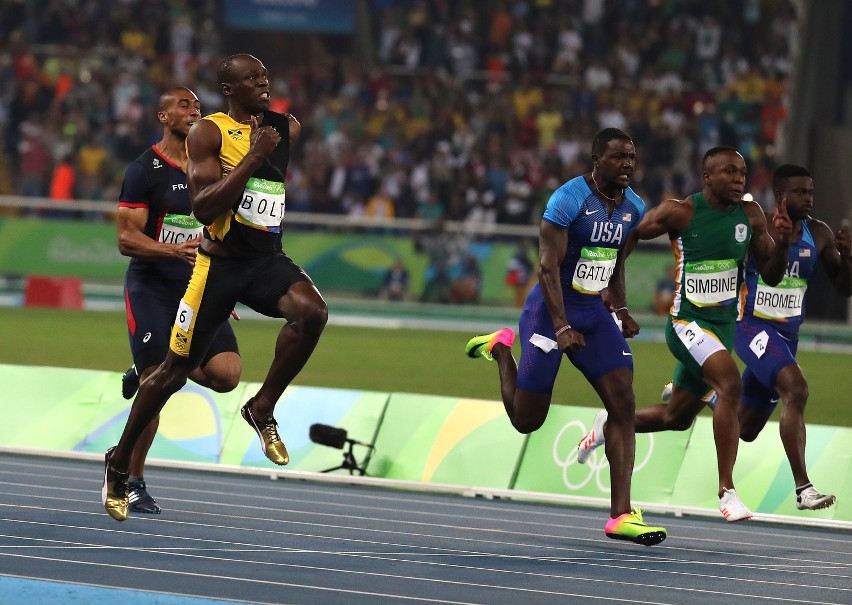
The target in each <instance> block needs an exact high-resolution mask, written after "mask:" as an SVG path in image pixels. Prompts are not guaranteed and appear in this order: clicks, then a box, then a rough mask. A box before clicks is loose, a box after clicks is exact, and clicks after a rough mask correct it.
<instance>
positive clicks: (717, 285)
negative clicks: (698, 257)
mask: <svg viewBox="0 0 852 605" xmlns="http://www.w3.org/2000/svg"><path fill="white" fill-rule="evenodd" d="M684 273H685V277H684V294H685V295H686V299H687V300H688V301H689V302H691V303H692V304H693V305H695V306H696V307H713V306H719V305H723V304H726V303H730V302H733V301H734V300H736V298H737V273H738V268H737V261H735V260H733V259H723V260H705V261H696V262H691V263H686V265H685V266H684Z"/></svg>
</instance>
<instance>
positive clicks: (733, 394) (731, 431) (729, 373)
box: [702, 351, 743, 497]
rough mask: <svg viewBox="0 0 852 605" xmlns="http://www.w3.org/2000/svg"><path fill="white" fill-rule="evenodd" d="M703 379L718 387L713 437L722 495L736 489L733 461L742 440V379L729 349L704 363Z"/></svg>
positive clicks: (715, 387)
mask: <svg viewBox="0 0 852 605" xmlns="http://www.w3.org/2000/svg"><path fill="white" fill-rule="evenodd" d="M702 372H703V377H704V381H705V382H706V383H707V384H709V385H710V386H711V387H712V388H713V389H715V391H716V396H717V399H716V407H715V409H714V411H713V438H714V440H715V442H716V462H717V465H718V470H719V497H721V496H722V489H723V488H728V489H734V463H735V462H736V460H737V450H738V448H739V442H740V421H739V417H738V415H737V410H738V408H739V404H740V400H741V399H742V396H743V382H742V379H741V377H740V372H739V369H738V368H737V364H736V363H735V362H734V358H733V357H731V354H730V353H728V352H727V351H716V352H715V353H713V354H712V355H710V357H708V358H707V360H706V361H705V362H704V365H703V366H702Z"/></svg>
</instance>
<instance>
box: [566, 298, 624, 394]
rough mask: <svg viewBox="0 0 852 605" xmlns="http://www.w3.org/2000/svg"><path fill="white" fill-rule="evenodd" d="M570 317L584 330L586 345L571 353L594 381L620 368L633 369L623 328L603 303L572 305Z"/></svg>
mask: <svg viewBox="0 0 852 605" xmlns="http://www.w3.org/2000/svg"><path fill="white" fill-rule="evenodd" d="M568 321H569V322H570V323H571V325H572V326H574V327H575V328H576V329H578V330H579V331H580V332H582V334H583V338H584V339H585V341H586V346H585V347H583V348H582V349H581V350H579V351H577V352H576V353H572V354H571V355H569V356H568V359H570V360H571V363H572V364H574V367H576V368H577V369H578V370H580V372H582V373H583V376H585V377H586V380H588V381H589V382H590V383H595V382H596V381H597V380H598V379H599V378H600V377H602V376H605V375H606V374H609V373H610V372H612V371H613V370H615V369H617V368H625V369H628V370H630V371H631V372H632V371H633V354H632V353H631V351H630V347H629V346H628V344H627V341H626V340H625V338H624V336H623V335H622V334H621V328H619V327H618V324H616V323H615V320H614V319H613V318H612V315H611V314H610V313H609V311H607V310H606V307H604V305H603V303H601V304H600V305H591V306H589V307H588V308H581V309H571V310H570V312H569V313H568Z"/></svg>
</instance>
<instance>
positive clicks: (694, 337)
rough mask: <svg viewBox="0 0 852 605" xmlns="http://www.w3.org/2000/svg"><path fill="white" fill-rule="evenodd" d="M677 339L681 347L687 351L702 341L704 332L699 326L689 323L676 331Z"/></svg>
mask: <svg viewBox="0 0 852 605" xmlns="http://www.w3.org/2000/svg"><path fill="white" fill-rule="evenodd" d="M677 337H678V338H680V341H681V342H682V343H683V346H685V347H686V350H687V351H688V350H690V349H691V348H692V347H694V346H695V345H697V344H698V343H700V342H701V341H702V340H704V330H702V329H701V326H699V325H698V324H697V323H695V322H694V321H693V322H692V323H689V324H687V325H685V326H684V327H682V328H680V329H679V330H677Z"/></svg>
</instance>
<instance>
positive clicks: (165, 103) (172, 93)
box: [157, 86, 195, 111]
mask: <svg viewBox="0 0 852 605" xmlns="http://www.w3.org/2000/svg"><path fill="white" fill-rule="evenodd" d="M180 90H182V91H184V92H188V93H189V94H191V95H192V96H193V97H194V96H195V93H194V92H192V91H191V90H190V89H189V88H187V87H186V86H174V87H172V88H170V89H168V90H167V91H166V92H164V93H163V94H161V95H160V102H159V105H158V108H159V109H158V110H157V111H166V109H168V107H169V100H170V99H174V98H175V97H177V96H178V95H179V94H180V93H179V92H178V91H180Z"/></svg>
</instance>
